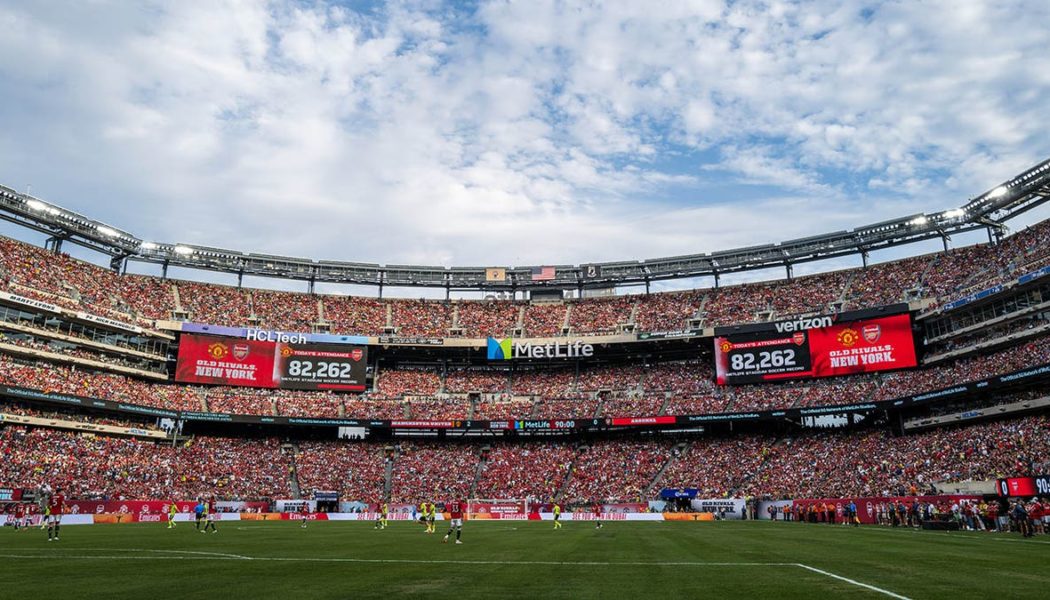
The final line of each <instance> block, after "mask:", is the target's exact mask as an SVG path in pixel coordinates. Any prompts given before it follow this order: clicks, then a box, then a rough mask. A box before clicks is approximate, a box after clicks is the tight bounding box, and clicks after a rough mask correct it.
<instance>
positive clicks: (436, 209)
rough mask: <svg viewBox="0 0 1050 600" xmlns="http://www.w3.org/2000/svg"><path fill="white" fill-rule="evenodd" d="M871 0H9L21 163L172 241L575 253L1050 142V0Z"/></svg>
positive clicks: (310, 249)
mask: <svg viewBox="0 0 1050 600" xmlns="http://www.w3.org/2000/svg"><path fill="white" fill-rule="evenodd" d="M865 6H866V5H864V4H861V3H855V2H845V3H843V2H831V1H828V2H823V3H821V2H818V3H816V4H809V3H807V4H805V5H800V4H796V3H774V4H772V5H766V4H755V3H751V2H737V3H733V4H731V5H726V4H724V3H722V2H671V3H664V4H662V5H661V8H660V10H653V9H652V7H651V6H650V5H647V4H646V3H639V2H631V1H623V2H606V3H593V4H586V5H574V4H569V3H560V2H553V1H549V2H548V1H536V2H521V3H512V2H483V3H481V5H480V6H479V8H478V9H477V11H476V12H474V13H472V14H465V13H464V12H463V11H464V9H463V8H461V7H459V6H458V5H455V6H443V5H438V4H431V3H428V2H419V3H417V2H405V3H397V4H393V5H390V6H387V7H383V8H380V9H378V10H377V11H376V12H369V13H363V14H359V13H355V12H353V11H351V10H349V9H347V8H343V7H338V6H329V5H325V4H322V3H317V4H313V3H309V4H302V3H298V2H290V1H288V2H285V1H277V0H275V1H274V2H267V3H263V2H222V3H219V2H162V3H157V4H151V5H148V6H146V7H134V6H132V5H126V4H122V3H114V4H107V3H90V4H73V5H71V6H70V7H69V9H68V10H65V11H55V10H52V9H49V8H47V7H41V6H39V5H38V4H37V3H28V2H27V3H23V4H21V5H16V4H12V3H8V4H7V5H5V6H4V7H0V27H3V29H4V30H5V32H6V33H5V35H4V36H3V37H2V38H0V93H2V94H3V97H4V98H5V102H4V106H2V107H0V126H2V127H3V129H4V132H5V134H4V136H2V137H0V158H2V163H0V182H4V183H8V184H12V185H21V184H22V183H23V182H24V181H27V180H30V181H33V182H34V183H35V184H36V186H35V188H34V189H35V190H36V191H37V192H38V193H39V194H40V195H41V196H43V197H45V198H48V199H50V200H53V201H55V202H58V203H60V204H66V205H69V206H70V207H71V208H75V209H79V210H81V211H83V212H85V213H88V214H92V215H97V216H98V217H99V218H102V219H104V220H106V221H109V222H112V223H114V224H115V225H118V226H121V227H124V228H126V229H128V230H131V231H134V232H137V233H139V234H140V235H142V236H144V237H148V238H151V239H161V240H173V241H174V240H179V241H187V242H195V243H202V244H208V245H214V246H225V247H233V248H238V249H247V250H257V251H264V252H271V253H284V254H292V255H307V256H314V257H318V258H340V259H351V260H369V261H377V262H385V263H443V264H449V263H456V264H479V265H481V264H514V263H517V264H522V263H535V262H558V263H565V262H585V261H590V260H618V259H634V258H644V257H652V256H658V255H663V254H683V253H688V252H695V251H710V250H715V249H719V248H726V247H729V246H730V245H749V244H755V243H763V242H769V241H776V240H782V239H788V238H790V237H799V236H803V235H811V234H814V233H819V232H821V231H825V230H832V229H841V228H848V227H851V226H854V225H859V224H862V223H865V222H870V221H874V220H878V219H879V218H888V217H892V216H895V215H896V214H905V213H911V212H917V211H920V210H934V209H939V208H945V207H948V206H953V205H957V204H959V203H961V201H963V200H964V199H965V197H967V196H970V195H973V194H976V193H978V192H980V191H983V190H984V189H987V188H989V187H992V186H994V184H995V183H997V182H998V181H1000V180H1002V179H1004V178H1006V177H1009V176H1010V175H1012V174H1014V173H1016V172H1018V171H1019V170H1021V169H1023V168H1024V167H1026V166H1029V165H1030V164H1033V163H1034V162H1036V161H1037V160H1039V159H1041V158H1043V157H1045V156H1046V155H1048V154H1050V141H1048V140H1047V139H1046V137H1045V136H1044V135H1042V131H1041V128H1040V127H1039V126H1038V125H1037V124H1039V123H1045V122H1046V120H1047V118H1048V117H1050V98H1048V96H1050V93H1048V92H1050V76H1048V75H1047V73H1046V71H1045V69H1043V68H1042V66H1041V63H1042V62H1045V61H1043V59H1042V54H1041V53H1042V52H1043V50H1044V49H1045V48H1046V47H1050V32H1048V31H1047V30H1046V29H1045V28H1038V27H1021V26H1020V25H1021V24H1022V23H1034V22H1041V20H1045V19H1046V17H1047V16H1050V14H1048V13H1050V7H1048V6H1047V5H1046V4H1045V3H1041V2H1027V3H1026V2H1019V3H1005V4H1004V3H991V2H988V3H978V2H967V3H964V5H959V4H958V3H945V4H936V3H933V4H919V3H886V4H880V5H877V6H876V7H874V8H873V10H872V12H871V14H870V15H866V14H865V13H864V12H863V11H864V9H865ZM1003 32H1009V35H1003ZM1033 124H1036V125H1033ZM712 157H715V158H712ZM755 185H760V186H762V189H763V190H772V191H766V192H763V193H764V194H765V195H766V196H767V197H766V198H764V199H762V200H760V201H755V200H753V199H749V200H747V201H740V202H733V199H734V197H737V196H739V197H746V198H753V197H754V194H753V192H752V191H751V186H755ZM686 198H688V201H687V200H686ZM892 210H899V212H898V213H892V212H890V211H892Z"/></svg>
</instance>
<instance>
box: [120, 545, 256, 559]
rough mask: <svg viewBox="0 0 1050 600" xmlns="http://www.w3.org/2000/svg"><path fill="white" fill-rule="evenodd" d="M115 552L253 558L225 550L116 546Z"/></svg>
mask: <svg viewBox="0 0 1050 600" xmlns="http://www.w3.org/2000/svg"><path fill="white" fill-rule="evenodd" d="M113 551H114V552H154V553H157V554H200V555H201V556H221V557H226V558H236V559H238V560H251V559H252V558H251V557H250V556H242V555H240V554H227V553H225V552H202V551H199V550H146V549H143V548H127V549H124V548H114V549H113Z"/></svg>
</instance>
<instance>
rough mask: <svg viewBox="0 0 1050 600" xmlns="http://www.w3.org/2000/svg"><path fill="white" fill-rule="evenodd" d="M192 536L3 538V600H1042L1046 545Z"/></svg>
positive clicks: (659, 534) (550, 533)
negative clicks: (843, 599) (41, 599)
mask: <svg viewBox="0 0 1050 600" xmlns="http://www.w3.org/2000/svg"><path fill="white" fill-rule="evenodd" d="M219 527H220V531H219V533H218V534H214V535H213V534H211V533H208V534H200V533H197V532H196V531H194V529H193V525H192V524H191V523H181V524H180V525H179V526H178V528H177V529H175V530H168V529H166V528H165V525H161V524H149V525H146V524H139V525H96V526H80V527H76V526H66V527H63V528H62V541H60V542H57V543H55V542H52V543H48V542H47V540H46V535H45V533H44V532H43V531H39V530H31V531H28V532H19V533H16V532H14V531H12V530H11V529H10V528H4V529H3V530H2V531H0V561H2V562H0V564H2V565H3V569H2V570H0V572H2V573H3V576H2V577H0V580H2V583H0V597H2V598H37V597H46V598H134V599H136V600H141V599H142V598H161V597H163V598H221V599H223V600H232V599H236V598H252V599H262V598H281V599H292V598H389V599H395V598H397V599H400V598H456V599H468V598H573V599H577V598H663V599H666V600H671V599H673V598H698V597H705V598H749V599H753V598H774V597H775V598H823V597H832V596H833V597H851V598H892V597H896V598H902V597H903V598H915V599H918V598H1046V597H1047V591H1048V590H1050V536H1046V537H1043V538H1036V539H1032V540H1022V539H1021V538H1020V537H1019V536H1016V535H1000V534H993V535H985V534H977V533H960V532H954V533H940V532H913V531H910V530H888V529H883V528H875V527H868V528H859V529H854V528H845V527H841V526H827V525H800V524H797V523H768V522H757V523H756V522H725V523H683V522H667V523H625V522H611V523H607V524H606V526H605V528H604V529H602V530H600V531H596V530H595V529H594V527H593V525H591V524H589V523H586V522H581V523H572V522H567V523H565V527H564V528H563V529H561V530H558V531H555V530H553V529H552V527H553V525H552V524H551V523H548V522H510V521H505V522H499V521H488V522H479V521H468V522H467V523H466V526H465V527H464V531H463V541H464V543H463V545H459V546H457V545H454V544H452V543H449V544H442V543H441V537H442V535H443V534H444V531H445V529H444V528H443V527H442V524H441V523H440V522H439V523H438V533H437V534H435V535H426V534H424V533H423V530H422V527H420V526H417V525H416V524H414V523H406V522H392V523H391V524H390V527H389V528H387V529H386V530H382V531H376V530H375V529H373V527H372V524H371V523H356V522H343V523H336V522H331V523H329V522H315V523H311V524H310V526H309V527H308V528H306V529H301V528H300V527H299V524H298V523H297V522H276V521H271V522H243V523H237V522H227V523H220V525H219Z"/></svg>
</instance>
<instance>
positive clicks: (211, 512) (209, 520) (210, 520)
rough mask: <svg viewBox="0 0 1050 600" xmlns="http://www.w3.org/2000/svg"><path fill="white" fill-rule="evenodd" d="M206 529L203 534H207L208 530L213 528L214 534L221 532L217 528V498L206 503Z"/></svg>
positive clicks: (202, 531)
mask: <svg viewBox="0 0 1050 600" xmlns="http://www.w3.org/2000/svg"><path fill="white" fill-rule="evenodd" d="M204 519H205V523H204V529H202V530H201V533H207V532H208V528H209V527H211V532H212V533H219V530H218V529H216V528H215V497H214V496H212V498H211V499H210V500H207V501H206V502H205V503H204Z"/></svg>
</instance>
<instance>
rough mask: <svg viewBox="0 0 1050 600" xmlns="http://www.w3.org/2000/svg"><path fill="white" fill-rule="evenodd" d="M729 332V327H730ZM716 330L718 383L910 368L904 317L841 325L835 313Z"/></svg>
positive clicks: (912, 360)
mask: <svg viewBox="0 0 1050 600" xmlns="http://www.w3.org/2000/svg"><path fill="white" fill-rule="evenodd" d="M730 329H732V328H730ZM735 329H737V330H739V331H721V332H720V330H716V332H715V340H714V344H715V348H714V350H715V352H714V355H715V373H716V377H717V382H718V383H719V384H720V385H727V384H729V385H732V384H744V383H756V382H763V381H778V380H784V379H800V378H810V377H831V376H836V375H851V374H857V373H870V372H874V371H886V370H890V369H903V368H908V367H915V366H916V365H917V357H916V351H915V338H914V336H913V334H912V324H911V315H910V314H908V313H904V314H897V315H891V316H884V317H875V318H868V319H860V320H851V321H840V320H839V318H838V315H834V316H832V315H828V316H817V317H807V318H801V319H796V320H794V321H781V322H778V323H762V324H756V325H752V326H749V327H740V328H735Z"/></svg>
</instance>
